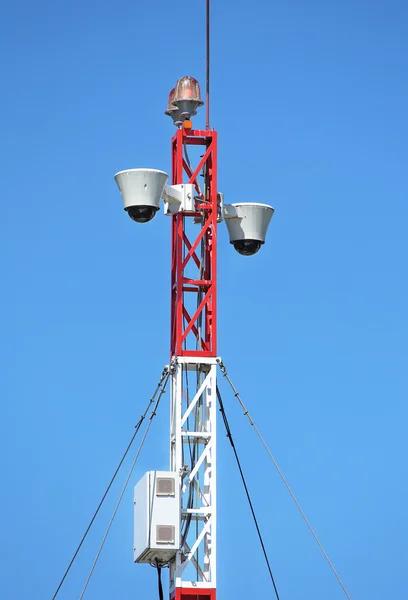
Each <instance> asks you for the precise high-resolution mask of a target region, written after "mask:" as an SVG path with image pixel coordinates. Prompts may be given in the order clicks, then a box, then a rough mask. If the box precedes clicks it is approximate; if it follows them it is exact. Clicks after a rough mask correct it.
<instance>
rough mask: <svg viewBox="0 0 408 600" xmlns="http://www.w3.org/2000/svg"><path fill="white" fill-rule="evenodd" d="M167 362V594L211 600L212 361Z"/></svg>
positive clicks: (213, 493) (213, 579)
mask: <svg viewBox="0 0 408 600" xmlns="http://www.w3.org/2000/svg"><path fill="white" fill-rule="evenodd" d="M173 364H174V369H173V372H172V378H171V401H170V457H171V458H170V470H172V471H175V472H176V473H178V475H179V484H180V490H181V494H180V497H181V534H182V537H181V539H182V545H181V548H180V550H179V551H178V553H177V555H176V558H175V559H174V560H173V561H172V562H171V564H170V592H171V596H172V597H174V598H175V600H178V598H179V597H180V598H181V597H182V596H183V597H186V596H187V597H188V593H189V591H190V590H191V591H192V593H193V592H194V593H195V594H196V595H199V596H200V597H203V599H204V598H205V597H207V598H215V587H216V556H215V536H216V406H217V395H216V389H217V388H216V385H217V384H216V371H217V360H216V359H215V358H196V357H194V358H189V357H179V358H178V359H176V360H175V362H174V363H173ZM197 592H198V594H197Z"/></svg>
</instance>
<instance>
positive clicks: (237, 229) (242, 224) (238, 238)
mask: <svg viewBox="0 0 408 600" xmlns="http://www.w3.org/2000/svg"><path fill="white" fill-rule="evenodd" d="M273 213H274V209H273V208H272V206H269V205H268V204H260V203H258V202H239V203H237V204H225V205H224V218H225V223H226V225H227V229H228V233H229V237H230V243H231V244H232V245H233V246H234V248H235V250H236V251H237V252H238V254H241V255H242V256H253V255H254V254H256V253H257V252H258V251H259V250H260V248H261V246H262V244H264V243H265V236H266V232H267V230H268V226H269V223H270V221H271V219H272V216H273Z"/></svg>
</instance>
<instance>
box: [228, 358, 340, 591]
mask: <svg viewBox="0 0 408 600" xmlns="http://www.w3.org/2000/svg"><path fill="white" fill-rule="evenodd" d="M218 364H219V366H220V369H221V373H222V374H223V376H224V377H225V378H226V380H227V381H228V383H229V385H230V387H231V389H232V391H233V393H234V396H235V397H236V399H237V400H238V402H239V404H240V405H241V408H242V410H243V411H244V415H245V416H246V417H247V419H248V421H249V422H250V424H251V425H252V427H253V428H254V429H255V431H256V433H257V435H258V437H259V439H260V440H261V442H262V444H263V446H264V448H265V450H266V451H267V453H268V454H269V457H270V459H271V460H272V462H273V464H274V467H275V469H276V470H277V472H278V473H279V476H280V478H281V479H282V481H283V483H284V484H285V487H286V489H287V490H288V492H289V494H290V495H291V497H292V500H293V502H294V503H295V505H296V507H297V509H298V510H299V512H300V514H301V515H302V518H303V520H304V522H305V523H306V525H307V526H308V528H309V531H310V533H311V534H312V535H313V537H314V539H315V541H316V543H317V545H318V546H319V548H320V550H321V552H322V554H323V556H324V557H325V559H326V561H327V562H328V564H329V566H330V568H331V570H332V571H333V573H334V575H335V577H336V579H337V581H338V582H339V584H340V586H341V587H342V589H343V592H344V593H345V595H346V596H347V598H348V599H349V600H351V597H350V594H349V593H348V591H347V589H346V586H345V585H344V583H343V582H342V580H341V579H340V576H339V574H338V573H337V571H336V569H335V568H334V565H333V563H332V562H331V560H330V558H329V557H328V555H327V552H326V550H325V549H324V548H323V546H322V544H321V542H320V540H319V538H318V537H317V535H316V533H315V531H314V529H313V527H312V526H311V524H310V522H309V520H308V518H307V517H306V515H305V513H304V512H303V509H302V507H301V506H300V504H299V502H298V500H297V498H296V496H295V494H294V493H293V491H292V489H291V487H290V486H289V484H288V482H287V481H286V479H285V477H284V475H283V473H282V471H281V470H280V468H279V465H278V463H277V462H276V460H275V458H274V456H273V454H272V452H271V451H270V450H269V448H268V445H267V443H266V442H265V440H264V438H263V437H262V435H261V432H260V431H259V429H258V427H257V426H256V425H255V423H254V421H253V420H252V417H251V415H250V414H249V412H248V410H247V408H246V406H245V404H244V403H243V402H242V400H241V397H240V395H239V393H238V392H237V390H236V388H235V386H234V384H233V383H232V381H231V379H230V377H229V375H228V373H227V370H226V368H225V365H224V363H223V362H222V361H221V360H219V361H218Z"/></svg>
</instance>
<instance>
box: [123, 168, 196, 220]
mask: <svg viewBox="0 0 408 600" xmlns="http://www.w3.org/2000/svg"><path fill="white" fill-rule="evenodd" d="M167 179H168V175H167V173H165V172H164V171H158V170H157V169H127V170H126V171H120V172H119V173H116V175H115V181H116V183H117V186H118V188H119V191H120V193H121V195H122V200H123V208H124V209H125V211H126V212H127V213H128V215H129V217H130V218H131V219H132V220H133V221H136V223H147V222H148V221H151V220H152V219H153V218H154V216H155V215H156V212H157V211H158V210H159V209H160V200H161V198H163V200H164V212H165V214H166V215H172V214H174V213H176V212H189V211H191V212H192V211H194V185H193V184H179V185H173V186H169V185H166V182H167Z"/></svg>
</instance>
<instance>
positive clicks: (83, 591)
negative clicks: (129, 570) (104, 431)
mask: <svg viewBox="0 0 408 600" xmlns="http://www.w3.org/2000/svg"><path fill="white" fill-rule="evenodd" d="M169 377H170V371H167V374H166V376H165V381H164V384H163V387H162V388H161V390H160V393H159V395H158V398H157V400H156V404H155V405H154V407H153V410H152V412H151V415H150V417H149V422H148V424H147V427H146V431H145V432H144V435H143V438H142V441H141V442H140V445H139V448H138V450H137V452H136V456H135V458H134V460H133V462H132V465H131V467H130V470H129V473H128V476H127V478H126V481H125V485H124V486H123V488H122V491H121V493H120V495H119V499H118V501H117V503H116V506H115V509H114V511H113V514H112V517H111V519H110V521H109V524H108V527H107V529H106V531H105V534H104V536H103V538H102V542H101V545H100V546H99V548H98V552H97V554H96V557H95V560H94V562H93V564H92V567H91V570H90V571H89V575H88V577H87V580H86V582H85V585H84V589H83V590H82V593H81V596H80V598H79V600H82V598H83V597H84V594H85V592H86V589H87V587H88V585H89V582H90V580H91V577H92V575H93V572H94V570H95V567H96V564H97V562H98V559H99V557H100V555H101V552H102V549H103V546H104V544H105V542H106V538H107V537H108V534H109V532H110V529H111V527H112V523H113V521H114V519H115V517H116V513H117V512H118V509H119V506H120V503H121V502H122V498H123V495H124V493H125V491H126V488H127V485H128V483H129V480H130V478H131V476H132V473H133V469H134V468H135V465H136V463H137V460H138V458H139V455H140V452H141V451H142V448H143V444H144V443H145V440H146V437H147V434H148V433H149V429H150V426H151V424H152V421H153V419H154V417H155V416H156V412H157V409H158V407H159V403H160V400H161V397H162V396H163V394H164V392H165V390H166V384H167V381H168V379H169Z"/></svg>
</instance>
